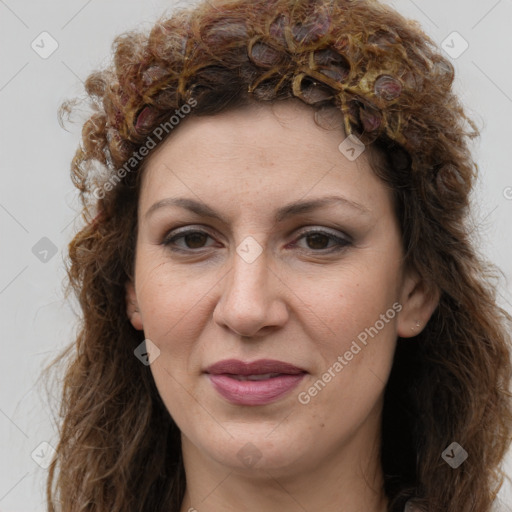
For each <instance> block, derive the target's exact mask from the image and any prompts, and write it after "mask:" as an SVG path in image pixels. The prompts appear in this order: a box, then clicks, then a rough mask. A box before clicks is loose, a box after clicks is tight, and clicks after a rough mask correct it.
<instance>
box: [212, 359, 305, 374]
mask: <svg viewBox="0 0 512 512" xmlns="http://www.w3.org/2000/svg"><path fill="white" fill-rule="evenodd" d="M305 371H306V370H303V369H302V368H299V367H297V366H294V365H293V364H290V363H285V362H283V361H276V360H273V359H258V360H257V361H252V362H247V363H246V362H244V361H240V360H238V359H225V360H224V361H219V362H217V363H214V364H212V365H210V366H208V368H206V370H205V372H206V373H210V374H213V375H221V374H232V375H264V374H266V373H284V374H288V375H296V374H299V373H305Z"/></svg>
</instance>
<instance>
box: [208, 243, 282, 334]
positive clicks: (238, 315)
mask: <svg viewBox="0 0 512 512" xmlns="http://www.w3.org/2000/svg"><path fill="white" fill-rule="evenodd" d="M221 286H222V291H221V296H220V298H219V300H218V302H217V305H216V307H215V309H214V312H213V320H214V321H215V322H216V323H217V324H218V325H220V326H222V327H224V328H228V329H230V330H231V331H233V332H234V333H236V334H237V335H239V336H244V337H257V336H263V335H266V334H268V333H269V332H270V331H272V330H275V329H278V328H279V327H282V326H283V325H284V324H285V323H286V321H287V319H288V308H287V305H286V300H285V294H286V286H285V285H284V284H283V281H282V278H281V279H280V278H279V276H278V275H277V274H276V272H275V271H274V270H273V269H271V268H270V267H269V264H268V259H267V257H266V251H263V252H262V253H261V254H260V255H259V256H258V257H257V258H256V259H255V260H254V261H252V262H251V263H249V262H248V261H246V260H244V259H243V258H242V257H241V256H240V255H239V254H238V253H236V252H235V254H234V256H233V265H232V268H231V271H230V272H228V273H227V275H226V276H225V279H223V280H222V284H221Z"/></svg>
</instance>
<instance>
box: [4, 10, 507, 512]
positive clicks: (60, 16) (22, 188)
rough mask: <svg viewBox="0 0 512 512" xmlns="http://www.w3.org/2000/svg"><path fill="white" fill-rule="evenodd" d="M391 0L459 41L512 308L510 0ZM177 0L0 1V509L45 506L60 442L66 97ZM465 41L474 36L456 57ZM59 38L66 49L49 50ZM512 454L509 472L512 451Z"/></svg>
mask: <svg viewBox="0 0 512 512" xmlns="http://www.w3.org/2000/svg"><path fill="white" fill-rule="evenodd" d="M186 3H187V2H185V1H182V2H180V4H181V5H185V4H186ZM389 3H390V4H391V5H393V6H394V7H395V8H396V9H397V10H398V11H400V12H402V13H403V14H405V15H406V16H408V17H411V18H414V19H417V20H418V21H419V22H420V23H421V24H422V26H423V28H424V29H425V31H426V32H427V33H428V34H429V35H430V36H431V37H432V38H433V39H434V41H436V43H437V44H439V45H440V46H441V45H443V41H445V43H444V44H445V45H448V46H446V48H447V49H448V51H450V52H451V57H450V58H451V59H452V62H453V64H454V66H455V69H456V74H457V79H456V82H455V88H456V90H457V91H458V92H459V94H460V96H461V98H462V100H463V103H464V104H465V106H466V108H467V109H468V112H469V113H470V114H471V115H472V117H473V118H474V119H475V120H476V122H477V124H478V126H479V127H480V128H481V130H482V137H481V139H480V140H479V142H478V143H477V144H476V145H474V155H475V158H476V160H477V162H478V163H479V165H480V169H481V171H480V180H479V183H478V185H477V188H476V190H475V195H474V216H475V222H476V223H477V224H478V226H479V229H480V244H481V252H482V253H483V254H484V255H485V256H486V257H487V258H488V259H490V260H491V261H492V262H494V263H495V264H496V265H498V267H500V268H501V269H502V271H503V273H504V276H505V277H504V279H503V280H502V283H501V287H500V296H499V300H500V304H501V305H502V306H504V307H505V308H506V309H507V310H508V311H509V312H512V304H511V303H512V294H511V287H510V276H511V275H512V244H511V242H510V235H511V227H510V219H512V173H511V172H510V148H511V143H510V141H509V140H508V139H509V136H510V134H511V132H512V130H511V129H510V120H511V119H512V70H511V67H510V51H511V50H512V44H511V42H512V36H511V29H510V20H511V19H512V0H471V1H468V0H428V1H427V0H390V1H389ZM173 5H176V2H173V1H172V0H167V1H163V0H150V1H148V0H145V1H143V0H103V1H100V0H68V1H64V0H46V1H43V2H36V1H29V0H0V38H1V42H0V48H2V54H1V60H0V62H1V65H0V130H1V132H0V166H1V176H2V187H1V189H0V226H1V240H2V242H1V265H0V311H1V315H2V316H1V318H2V325H4V334H3V339H2V342H1V343H2V345H1V346H2V356H3V357H1V358H0V375H1V386H0V439H1V445H0V512H15V511H20V512H21V511H24V512H40V511H43V510H46V508H45V501H44V483H45V478H46V469H44V468H42V467H40V466H39V465H38V464H36V462H35V460H38V457H39V460H40V461H43V464H44V460H45V455H44V454H45V453H47V450H48V448H47V445H45V444H43V445H42V446H41V443H49V444H53V445H55V444H56V437H55V430H54V425H53V424H52V420H51V414H50V411H49V409H48V405H47V403H46V397H45V393H44V389H43V387H42V384H41V383H40V382H38V381H37V378H38V377H39V375H40V372H41V369H42V368H43V366H44V365H45V364H46V363H48V362H49V361H50V360H51V359H52V358H53V357H54V356H55V355H56V354H57V353H58V351H59V350H60V349H61V348H62V347H64V346H65V345H66V344H67V343H68V342H69V341H70V340H71V339H72V337H73V335H74V332H75V330H74V329H75V313H76V311H77V309H76V305H74V304H70V303H66V302H64V301H63V293H62V282H63V279H64V277H65V274H64V264H63V258H64V257H65V254H66V250H67V244H68V243H69V241H70V240H71V238H72V236H73V233H74V231H75V229H76V227H77V226H78V224H77V214H78V211H79V210H78V208H79V203H78V200H77V193H76V192H75V189H74V187H73V185H72V183H71V180H70V177H69V165H70V162H71V159H72V157H73V155H74V151H75V149H76V147H77V145H78V140H79V134H80V128H81V126H80V124H79V123H77V124H76V125H75V126H71V125H68V130H69V131H64V130H63V129H62V128H61V127H60V126H59V124H58V122H57V116H56V112H57V108H58V106H59V105H60V104H61V102H62V101H63V100H65V99H67V98H72V97H75V96H77V95H80V94H82V92H83V89H82V81H83V80H84V79H85V77H86V76H87V75H88V74H89V73H90V72H91V71H92V70H94V69H97V68H98V67H101V66H102V65H103V64H105V63H106V62H108V60H109V56H110V45H111V42H112V40H113V38H114V37H115V36H116V35H117V34H119V33H120V32H123V31H124V30H127V29H131V28H144V29H147V28H149V27H150V26H151V24H152V22H153V21H154V20H155V19H156V17H157V16H158V15H159V14H161V13H163V12H164V11H165V10H166V9H172V7H173ZM42 32H47V33H48V34H50V36H51V38H50V36H48V35H42V36H41V35H40V34H41V33H42ZM453 32H457V34H453ZM41 39H43V42H41ZM52 39H53V40H55V41H56V43H52ZM33 41H34V43H33ZM465 41H466V42H467V45H468V48H467V49H466V50H465V51H464V52H463V53H462V54H461V55H460V56H459V55H458V54H459V53H461V52H462V50H463V49H464V48H465V46H466V43H465ZM32 44H34V46H35V47H36V48H38V51H39V53H36V51H35V50H34V49H33V48H32V46H31V45H32ZM51 44H58V48H57V49H56V51H55V52H54V53H52V54H51V55H50V56H48V57H47V58H42V56H40V54H41V53H43V54H44V52H49V50H51ZM36 45H38V46H36ZM45 56H46V55H45ZM78 220H79V219H78ZM45 250H47V251H48V252H47V253H45V252H44V251H45ZM52 250H53V252H52ZM74 311H75V312H74ZM34 450H35V452H34ZM34 459H35V460H34ZM507 464H508V471H507V473H508V474H509V475H510V474H512V457H511V456H509V458H508V460H507ZM500 497H501V501H502V503H503V504H504V505H505V504H506V506H503V510H512V493H511V492H510V485H509V484H508V483H507V487H506V488H504V489H503V491H502V492H501V493H500ZM509 507H510V508H509Z"/></svg>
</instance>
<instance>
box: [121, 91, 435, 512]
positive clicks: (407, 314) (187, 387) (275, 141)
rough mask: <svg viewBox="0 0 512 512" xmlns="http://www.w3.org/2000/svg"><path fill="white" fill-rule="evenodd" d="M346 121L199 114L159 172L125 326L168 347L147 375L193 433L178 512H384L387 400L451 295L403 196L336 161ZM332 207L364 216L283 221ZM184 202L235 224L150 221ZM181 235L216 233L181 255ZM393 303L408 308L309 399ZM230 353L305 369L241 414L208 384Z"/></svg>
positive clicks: (352, 164) (260, 110)
mask: <svg viewBox="0 0 512 512" xmlns="http://www.w3.org/2000/svg"><path fill="white" fill-rule="evenodd" d="M339 115H340V116H341V114H339ZM340 126H342V122H341V118H340V119H339V120H338V125H337V127H336V128H333V129H330V130H327V129H325V128H324V127H320V126H318V125H317V124H315V121H314V119H313V110H312V109H311V108H310V107H308V106H307V105H305V104H303V103H302V102H300V101H299V100H296V99H293V100H287V101H280V102H277V103H276V104H275V105H274V106H269V105H267V104H259V105H253V106H249V107H244V108H243V109H236V110H231V111H227V112H223V113H221V114H217V115H215V116H205V117H193V116H189V117H188V118H186V119H185V120H183V121H182V122H181V124H180V125H179V127H178V128H177V129H176V130H175V132H173V134H172V137H170V138H169V139H167V140H166V141H165V142H164V143H163V144H162V145H161V146H160V147H158V148H157V149H156V150H155V151H154V152H153V153H152V154H151V159H150V160H149V161H148V165H147V168H146V169H145V171H144V176H143V182H142V188H141V193H140V197H139V212H138V216H139V224H138V234H137V244H136V264H135V280H134V281H135V282H131V281H130V282H128V283H127V286H126V292H127V314H128V316H129V317H130V320H131V322H132V325H133V326H134V327H135V328H136V329H139V330H143V331H144V334H145V337H146V338H148V339H150V340H151V341H152V342H153V343H154V344H155V345H156V346H157V347H158V348H159V350H160V354H159V356H158V357H157V358H156V359H155V360H154V361H153V362H152V364H151V366H150V368H151V371H152V374H153V376H154V379H155V382H156V385H157V388H158V390H159V393H160V394H161V396H162V399H163V401H164V403H165V405H166V407H167V409H168V411H169V413H170V414H171V416H172V417H173V418H174V420H175V422H176V423H177V425H178V426H179V428H180V430H181V432H182V449H183V456H184V464H185V469H186V474H187V491H186V495H185V499H184V501H183V505H182V508H181V512H186V511H189V510H192V511H193V510H197V511H199V512H202V511H208V512H226V511H228V512H230V511H235V510H236V511H238V510H247V511H250V512H252V511H254V512H256V511H257V512H260V511H261V510H265V511H268V512H272V511H280V512H283V511H285V512H286V511H290V512H291V511H302V510H307V511H311V510H323V511H324V512H331V511H333V512H334V511H340V510H346V511H350V512H359V511H360V512H363V511H365V512H368V511H374V512H383V511H385V510H386V505H387V501H386V498H385V495H384V492H383V488H382V470H381V466H380V461H379V449H380V446H379V438H380V419H381V411H382V401H383V392H384V387H385V383H386V382H387V379H388V377H389V373H390V370H391V365H392V361H393V354H394V349H395V344H396V339H397V336H402V337H411V336H415V335H416V334H418V332H419V331H420V330H421V329H422V328H423V326H424V325H425V324H426V322H427V321H428V319H429V318H430V316H431V314H432V312H433V310H434V308H435V306H436V304H437V300H436V299H434V298H428V297H427V295H426V294H425V293H424V288H423V285H422V282H421V280H420V278H419V277H418V275H417V274H416V273H415V272H413V271H406V270H405V269H404V265H403V262H402V256H403V253H402V245H401V234H400V229H399V225H398V223H397V220H396V217H395V215H394V213H393V205H392V198H391V193H390V190H389V189H388V188H387V187H386V186H385V185H384V184H383V182H382V181H381V180H380V179H378V178H377V177H376V176H375V175H374V173H373V172H372V170H371V169H370V167H369V164H368V161H367V152H366V151H365V152H363V153H362V154H361V155H360V156H359V157H358V158H357V159H356V160H355V161H350V160H349V159H347V158H346V157H345V156H344V155H343V154H342V153H341V152H340V151H339V149H338V145H339V144H340V143H341V142H342V141H343V140H344V139H345V135H344V133H343V131H342V130H341V128H340ZM367 151H368V150H367ZM329 195H336V196H343V197H345V198H346V199H348V200H349V201H352V202H356V203H358V204H359V205H361V207H362V209H358V208H356V207H353V206H350V205H348V204H343V203H336V204H333V205H330V206H327V207H323V208H320V209H316V210H314V211H310V212H307V213H300V214H296V215H294V216H292V217H290V218H287V219H285V220H283V221H280V222H277V223H276V222H275V221H274V218H273V216H274V212H275V211H276V210H277V209H278V208H280V207H282V206H284V205H285V204H288V203H290V202H292V201H299V200H302V201H304V200H311V199H316V198H321V197H324V196H329ZM169 197H186V198H191V199H194V200H198V201H202V202H204V203H206V204H208V205H209V206H210V207H211V208H213V209H215V210H216V211H217V212H218V213H219V215H221V216H222V217H223V219H224V221H220V220H217V219H212V218H210V217H205V216H198V215H196V214H194V213H192V212H190V211H188V210H186V209H183V208H181V207H178V206H168V207H163V208H159V209H157V210H155V211H154V212H153V213H152V214H150V215H149V216H148V215H147V212H148V210H149V209H150V207H151V206H152V205H153V204H154V203H156V202H157V201H160V200H162V199H165V198H169ZM184 226H188V227H189V228H191V229H195V230H201V231H204V232H206V235H204V236H203V237H201V236H199V237H198V235H196V238H194V237H193V236H192V237H190V236H189V238H188V239H187V238H181V239H178V240H175V241H174V245H173V246H167V247H166V246H165V245H164V244H163V242H164V241H165V240H166V239H169V238H170V236H169V233H170V232H171V231H172V232H173V233H172V234H176V230H177V228H183V227H184ZM318 229H322V230H324V231H327V232H328V233H332V234H333V235H334V236H338V237H339V238H341V239H344V238H345V239H348V240H351V242H350V243H349V244H348V245H343V246H342V247H341V249H340V250H339V251H337V252H332V248H333V247H336V242H335V240H333V239H330V238H329V237H327V236H325V235H324V236H321V235H320V236H318V235H317V237H316V238H315V236H311V235H310V236H309V237H304V236H302V235H303V232H304V231H308V230H310V231H317V230H318ZM248 236H251V237H253V238H254V239H255V240H256V241H257V242H258V244H259V245H260V246H261V248H262V250H263V252H262V253H261V254H260V255H259V256H258V257H257V258H256V259H255V260H254V261H253V262H252V263H248V262H247V261H245V260H244V259H243V258H242V257H240V256H239V254H238V253H237V251H236V248H237V247H239V246H241V247H244V245H243V243H242V242H244V241H245V242H246V237H248ZM347 237H350V238H347ZM241 244H242V245H241ZM171 247H178V248H181V249H183V250H184V251H187V250H188V252H183V253H179V252H173V251H172V250H171ZM329 251H331V252H329ZM394 303H399V304H400V305H401V310H400V312H399V313H397V314H396V315H395V316H394V318H392V319H389V318H388V317H386V318H387V319H388V321H387V322H386V323H385V325H384V327H383V328H382V329H381V330H379V332H378V334H377V335H375V336H374V337H373V338H369V341H368V343H367V345H366V346H363V348H362V350H361V351H360V352H358V353H357V354H356V355H354V357H353V359H352V360H350V361H349V362H348V364H347V365H346V366H344V367H343V369H342V370H341V371H339V372H334V375H335V376H334V377H332V379H331V380H330V381H329V382H328V383H327V384H326V385H325V387H323V388H322V389H321V391H319V392H318V393H317V394H316V395H315V396H314V397H311V400H310V401H309V402H308V403H307V404H302V403H300V401H299V400H298V395H299V393H300V392H307V390H308V389H309V388H311V386H313V384H314V383H315V382H317V381H318V379H321V378H322V375H323V374H325V372H326V371H328V369H329V368H332V366H333V364H334V363H335V362H336V361H337V360H338V359H337V358H338V356H340V355H341V356H343V354H345V353H346V352H347V350H349V349H350V346H351V343H352V342H353V340H355V339H357V336H358V334H360V333H361V332H362V331H364V329H365V328H369V327H370V326H374V325H375V323H376V321H377V320H379V318H382V317H381V316H380V315H383V314H386V311H388V310H389V309H390V308H392V305H393V304H394ZM417 323H419V324H420V327H417ZM411 342H414V341H411ZM228 358H236V359H241V360H244V361H254V360H256V359H261V358H268V359H277V360H280V361H285V362H288V363H291V364H294V365H295V366H298V367H301V368H304V369H305V370H306V371H307V372H308V374H307V375H306V377H305V378H304V379H303V381H302V382H301V383H300V385H299V387H298V388H296V389H294V390H293V391H291V392H290V393H288V394H287V395H285V396H284V397H282V398H280V399H279V400H278V401H276V402H274V403H271V404H268V405H261V406H239V405H233V404H231V403H229V402H227V401H226V400H225V399H224V398H222V397H221V396H220V395H219V394H218V393H217V391H216V390H215V389H214V388H213V386H212V384H211V382H210V380H209V378H208V377H207V375H205V374H204V373H203V370H204V369H205V368H206V367H207V366H208V365H210V364H212V363H215V362H217V361H220V360H223V359H228ZM344 360H345V359H344ZM332 374H333V372H332V370H331V376H332ZM302 396H304V395H302ZM247 443H251V444H250V447H246V448H243V447H244V446H245V445H247ZM244 450H245V451H244ZM240 453H241V454H245V455H247V453H254V454H255V459H252V460H253V462H251V463H250V464H249V463H247V459H245V461H244V459H243V457H240V455H239V454H240ZM256 459H257V461H256V463H254V460H256ZM313 490H314V492H313Z"/></svg>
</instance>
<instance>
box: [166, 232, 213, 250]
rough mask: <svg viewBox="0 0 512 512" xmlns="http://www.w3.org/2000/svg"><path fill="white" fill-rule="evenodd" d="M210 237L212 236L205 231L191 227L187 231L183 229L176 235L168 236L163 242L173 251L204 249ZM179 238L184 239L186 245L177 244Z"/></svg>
mask: <svg viewBox="0 0 512 512" xmlns="http://www.w3.org/2000/svg"><path fill="white" fill-rule="evenodd" d="M208 238H211V236H210V235H209V234H208V233H206V232H205V231H198V230H192V229H189V230H186V231H182V232H180V233H179V234H176V235H174V236H171V237H168V238H166V239H165V240H164V241H163V242H162V244H163V245H165V246H166V247H167V246H168V247H169V248H170V249H171V250H173V251H187V250H191V251H193V250H194V249H203V248H205V247H208V246H206V245H204V244H205V243H206V240H207V239H208ZM178 240H183V241H184V243H185V245H184V246H183V245H182V244H181V245H178V244H176V242H177V241H178Z"/></svg>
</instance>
